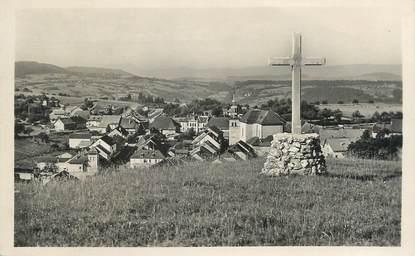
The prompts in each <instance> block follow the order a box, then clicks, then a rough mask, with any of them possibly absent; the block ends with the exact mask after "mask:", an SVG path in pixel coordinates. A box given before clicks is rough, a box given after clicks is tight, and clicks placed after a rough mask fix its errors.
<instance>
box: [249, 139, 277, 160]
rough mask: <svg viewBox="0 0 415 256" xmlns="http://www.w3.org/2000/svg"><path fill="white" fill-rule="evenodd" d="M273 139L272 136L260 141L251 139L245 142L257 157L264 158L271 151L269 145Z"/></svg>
mask: <svg viewBox="0 0 415 256" xmlns="http://www.w3.org/2000/svg"><path fill="white" fill-rule="evenodd" d="M273 139H274V138H273V136H272V135H270V136H268V137H266V138H262V139H261V138H258V137H252V138H250V139H249V140H247V141H246V143H247V144H248V145H249V146H251V147H252V149H253V150H254V151H255V153H256V154H257V155H258V156H266V155H267V154H268V152H269V151H270V149H271V143H272V140H273Z"/></svg>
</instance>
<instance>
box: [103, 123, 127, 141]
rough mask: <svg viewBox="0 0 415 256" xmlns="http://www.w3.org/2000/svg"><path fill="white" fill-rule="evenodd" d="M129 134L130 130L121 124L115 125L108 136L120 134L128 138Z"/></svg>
mask: <svg viewBox="0 0 415 256" xmlns="http://www.w3.org/2000/svg"><path fill="white" fill-rule="evenodd" d="M128 135H129V133H128V131H127V130H126V129H124V128H123V127H121V126H118V127H115V128H114V129H112V130H111V131H110V132H109V133H108V136H110V137H112V138H113V137H115V136H119V137H121V138H123V139H127V137H128Z"/></svg>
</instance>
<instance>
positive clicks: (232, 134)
mask: <svg viewBox="0 0 415 256" xmlns="http://www.w3.org/2000/svg"><path fill="white" fill-rule="evenodd" d="M229 123H230V125H229V145H233V144H235V143H237V142H238V141H239V140H242V141H244V142H246V141H247V140H249V139H250V138H252V137H258V138H261V139H262V138H265V137H268V136H269V135H273V134H276V133H282V132H284V125H285V123H286V122H285V120H284V119H283V118H282V117H281V116H279V115H278V114H277V113H275V112H274V111H272V110H259V109H252V110H249V111H248V112H247V113H246V114H245V115H243V116H242V117H241V118H240V120H236V119H231V120H229Z"/></svg>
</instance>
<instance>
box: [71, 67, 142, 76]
mask: <svg viewBox="0 0 415 256" xmlns="http://www.w3.org/2000/svg"><path fill="white" fill-rule="evenodd" d="M65 69H66V70H68V71H70V72H73V73H77V74H84V75H120V76H127V77H132V76H134V75H133V74H131V73H128V72H126V71H124V70H121V69H111V68H96V67H67V68H65Z"/></svg>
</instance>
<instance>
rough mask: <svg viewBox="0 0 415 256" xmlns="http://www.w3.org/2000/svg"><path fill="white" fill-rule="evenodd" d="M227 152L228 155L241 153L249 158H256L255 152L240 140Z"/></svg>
mask: <svg viewBox="0 0 415 256" xmlns="http://www.w3.org/2000/svg"><path fill="white" fill-rule="evenodd" d="M228 151H229V152H230V153H234V152H242V153H244V154H245V155H247V156H248V157H249V158H253V157H256V153H255V150H254V149H253V148H252V147H251V146H249V145H248V144H247V143H246V142H243V141H242V140H240V141H238V143H236V144H235V145H232V146H231V147H230V148H229V149H228Z"/></svg>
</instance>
